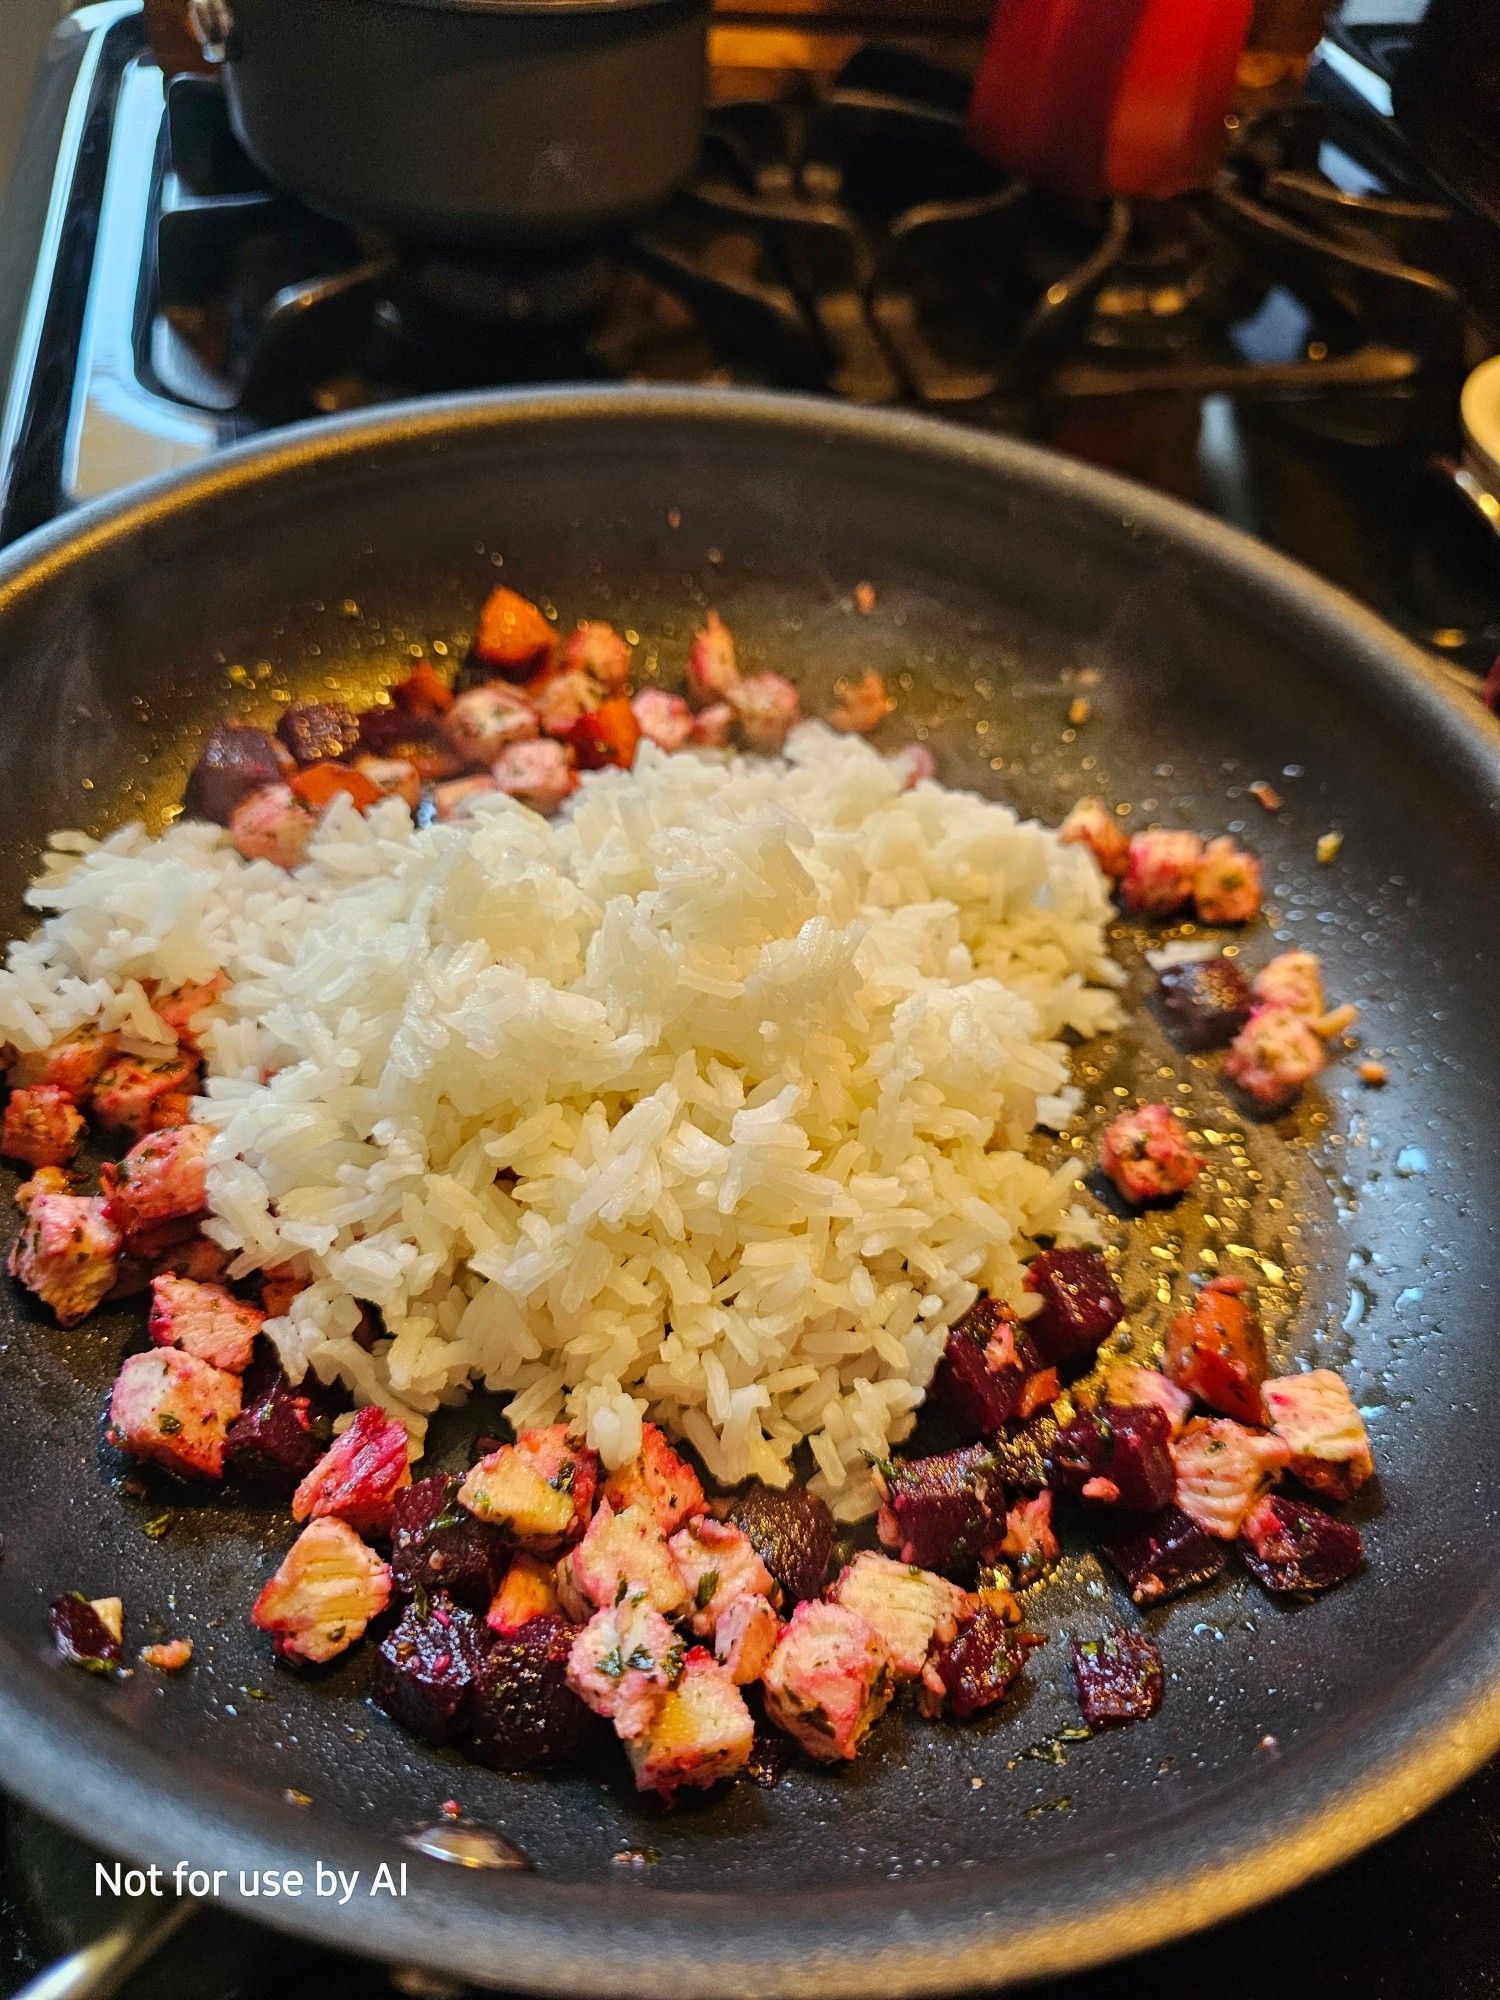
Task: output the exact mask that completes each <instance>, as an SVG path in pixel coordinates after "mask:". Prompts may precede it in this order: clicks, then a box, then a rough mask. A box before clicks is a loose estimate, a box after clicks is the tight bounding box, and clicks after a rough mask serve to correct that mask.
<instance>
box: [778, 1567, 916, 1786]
mask: <svg viewBox="0 0 1500 2000" xmlns="http://www.w3.org/2000/svg"><path fill="white" fill-rule="evenodd" d="M762 1682H763V1685H764V1687H765V1691H766V1713H767V1715H769V1716H770V1718H771V1720H772V1721H773V1722H774V1723H775V1724H776V1726H777V1728H778V1729H784V1730H785V1731H786V1732H787V1734H788V1735H789V1736H794V1737H795V1738H796V1739H797V1741H798V1742H799V1743H800V1744H801V1745H802V1747H803V1749H804V1750H806V1751H807V1753H808V1755H809V1756H812V1757H816V1758H818V1759H819V1760H820V1761H821V1762H824V1763H831V1762H833V1761H834V1760H835V1759H838V1758H852V1757H854V1756H856V1755H857V1754H858V1751H859V1746H860V1744H861V1743H863V1742H864V1740H865V1737H866V1736H867V1735H868V1734H869V1733H870V1730H871V1728H872V1727H873V1726H874V1724H875V1723H876V1722H877V1721H878V1720H879V1719H880V1717H881V1715H883V1714H884V1712H885V1710H886V1708H887V1706H888V1705H889V1703H890V1699H891V1696H892V1695H893V1694H894V1693H895V1688H896V1682H895V1677H894V1674H893V1672H892V1668H891V1656H890V1654H889V1653H888V1652H887V1651H886V1649H885V1642H884V1641H883V1640H882V1639H881V1637H880V1634H879V1633H878V1632H877V1631H876V1630H875V1628H874V1626H873V1625H871V1624H870V1622H869V1620H868V1619H866V1618H862V1617H861V1616H860V1614H859V1613H858V1612H857V1611H851V1610H850V1608H849V1607H848V1605H846V1604H820V1603H818V1602H816V1601H809V1602H807V1603H805V1604H799V1605H798V1606H797V1609H796V1610H795V1611H794V1612H793V1614H792V1616H791V1619H790V1621H789V1622H788V1623H787V1624H786V1625H785V1626H784V1627H783V1629H782V1634H781V1637H780V1639H778V1640H777V1642H776V1651H775V1652H774V1653H773V1654H772V1655H771V1659H770V1664H769V1665H768V1666H767V1668H766V1670H765V1673H764V1674H763V1676H762Z"/></svg>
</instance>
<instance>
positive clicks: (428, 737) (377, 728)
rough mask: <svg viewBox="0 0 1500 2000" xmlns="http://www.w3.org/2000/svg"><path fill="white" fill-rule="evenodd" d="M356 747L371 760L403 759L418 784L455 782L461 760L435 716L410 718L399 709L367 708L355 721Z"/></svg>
mask: <svg viewBox="0 0 1500 2000" xmlns="http://www.w3.org/2000/svg"><path fill="white" fill-rule="evenodd" d="M359 747H360V749H361V750H367V751H368V752H369V754H370V755H371V756H372V757H404V758H406V760H407V762H408V763H411V764H415V765H416V767H417V771H418V774H419V775H420V777H421V779H422V782H423V783H424V784H428V785H435V784H440V783H441V782H442V780H443V779H445V778H456V777H457V776H458V774H459V772H460V771H461V770H463V768H464V760H463V758H462V757H461V756H460V755H459V753H458V751H457V750H456V749H455V748H454V746H453V744H452V742H451V741H450V740H449V736H448V732H447V730H446V729H444V727H443V719H442V717H441V716H439V715H413V714H412V713H411V712H410V711H409V710H407V709H402V708H367V709H365V710H364V711H363V712H362V713H361V715H360V717H359Z"/></svg>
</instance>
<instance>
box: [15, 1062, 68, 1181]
mask: <svg viewBox="0 0 1500 2000" xmlns="http://www.w3.org/2000/svg"><path fill="white" fill-rule="evenodd" d="M82 1137H83V1120H82V1118H81V1117H80V1116H79V1114H78V1111H77V1109H76V1108H75V1106H74V1103H73V1100H72V1098H71V1097H69V1095H68V1093H67V1092H66V1091H65V1090H64V1089H62V1087H61V1086H60V1085H59V1084H55V1083H33V1084H23V1085H22V1086H21V1087H20V1088H19V1089H17V1090H13V1091H12V1092H11V1094H10V1099H9V1101H8V1103H7V1104H6V1107H5V1122H4V1125H3V1126H0V1153H3V1154H4V1155H5V1157H6V1159H8V1160H22V1161H24V1162H25V1164H26V1165H27V1166H28V1167H62V1166H66V1165H67V1163H68V1161H69V1160H71V1159H72V1157H73V1155H74V1154H75V1153H76V1152H77V1151H78V1142H79V1140H80V1139H81V1138H82Z"/></svg>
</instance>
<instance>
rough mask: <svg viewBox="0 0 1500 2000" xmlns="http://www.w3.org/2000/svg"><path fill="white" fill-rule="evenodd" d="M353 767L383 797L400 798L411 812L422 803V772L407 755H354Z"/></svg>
mask: <svg viewBox="0 0 1500 2000" xmlns="http://www.w3.org/2000/svg"><path fill="white" fill-rule="evenodd" d="M354 768H355V770H356V771H358V772H359V774H360V776H361V777H363V778H368V779H369V781H370V783H371V784H372V785H373V786H374V787H375V789H376V791H377V792H379V794H380V796H381V797H382V798H383V799H400V800H402V801H403V802H404V803H405V804H406V805H407V806H408V807H410V809H411V811H412V812H415V811H416V809H417V807H418V806H419V805H420V804H421V803H422V773H421V772H420V771H419V770H418V769H417V767H416V765H415V764H414V763H413V762H412V761H411V759H410V758H409V757H356V758H355V760H354Z"/></svg>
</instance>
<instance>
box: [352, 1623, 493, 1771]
mask: <svg viewBox="0 0 1500 2000" xmlns="http://www.w3.org/2000/svg"><path fill="white" fill-rule="evenodd" d="M488 1643H489V1634H488V1633H487V1632H486V1631H485V1629H484V1624H483V1621H482V1620H481V1619H479V1618H477V1617H476V1616H475V1614H474V1613H473V1612H472V1611H470V1610H468V1609H467V1608H466V1607H465V1606H464V1605H462V1604H455V1603H454V1602H453V1599H452V1598H451V1597H447V1596H445V1595H443V1594H442V1593H439V1594H438V1595H436V1596H434V1597H431V1598H423V1599H422V1600H421V1602H420V1603H418V1604H408V1605H407V1606H406V1607H405V1609H404V1610H403V1611H402V1613H401V1622H400V1624H399V1625H397V1626H396V1627H395V1629H394V1630H393V1631H390V1632H388V1633H387V1634H386V1636H385V1637H384V1638H383V1639H382V1640H381V1642H380V1645H379V1647H378V1648H377V1649H376V1653H375V1669H374V1673H373V1675H372V1677H371V1681H370V1693H371V1695H372V1697H373V1698H374V1700H375V1701H376V1702H378V1703H379V1705H380V1706H381V1707H382V1708H383V1709H384V1710H385V1712H386V1714H387V1715H389V1716H390V1717H391V1719H392V1720H393V1721H395V1722H399V1723H400V1725H401V1727H402V1728H403V1729H406V1730H409V1731H410V1732H411V1734H412V1735H413V1736H420V1737H421V1739H422V1741H423V1742H424V1743H438V1744H442V1743H451V1742H453V1741H455V1740H456V1739H457V1738H460V1737H461V1736H462V1735H463V1733H464V1731H465V1729H466V1728H467V1726H468V1721H469V1706H470V1703H471V1701H472V1700H473V1695H474V1682H475V1678H476V1675H477V1673H478V1670H479V1663H480V1660H481V1659H482V1657H483V1656H484V1653H485V1651H486V1649H487V1647H488Z"/></svg>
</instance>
